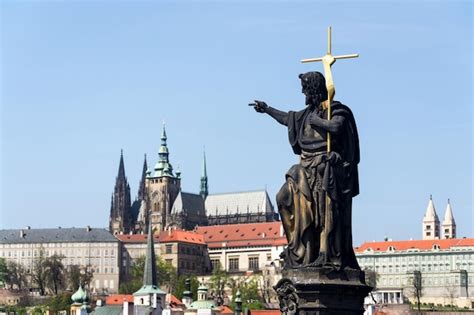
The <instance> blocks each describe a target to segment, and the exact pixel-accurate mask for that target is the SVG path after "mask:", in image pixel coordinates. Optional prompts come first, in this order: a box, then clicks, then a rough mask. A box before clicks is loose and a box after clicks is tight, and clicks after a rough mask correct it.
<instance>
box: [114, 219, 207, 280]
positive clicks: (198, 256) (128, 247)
mask: <svg viewBox="0 0 474 315" xmlns="http://www.w3.org/2000/svg"><path fill="white" fill-rule="evenodd" d="M117 238H118V240H120V242H121V246H122V257H121V268H122V277H123V278H125V279H127V278H128V277H129V276H130V271H131V267H132V266H133V264H134V262H135V261H136V260H137V259H138V258H140V257H143V256H145V254H146V244H147V236H146V235H143V234H131V235H130V234H129V235H126V234H123V235H117ZM154 240H155V242H154V244H155V245H154V246H155V253H156V255H157V256H158V257H160V258H161V259H163V261H165V262H167V263H169V264H171V265H172V266H173V267H175V268H176V271H177V273H178V275H186V274H197V275H202V274H206V273H209V272H210V270H211V266H210V260H209V256H208V253H207V245H206V243H205V242H204V238H203V236H202V235H200V234H197V233H195V232H193V231H183V230H179V229H174V228H170V229H168V230H166V231H162V232H160V233H155V234H154Z"/></svg>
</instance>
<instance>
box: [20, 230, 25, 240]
mask: <svg viewBox="0 0 474 315" xmlns="http://www.w3.org/2000/svg"><path fill="white" fill-rule="evenodd" d="M25 236H26V234H25V231H23V230H20V238H25Z"/></svg>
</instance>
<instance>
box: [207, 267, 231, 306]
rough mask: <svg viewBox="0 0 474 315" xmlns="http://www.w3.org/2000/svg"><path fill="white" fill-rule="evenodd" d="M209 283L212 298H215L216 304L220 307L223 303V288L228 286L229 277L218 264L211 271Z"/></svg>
mask: <svg viewBox="0 0 474 315" xmlns="http://www.w3.org/2000/svg"><path fill="white" fill-rule="evenodd" d="M210 282H211V290H212V291H213V294H214V298H217V303H218V304H219V305H221V304H222V303H223V301H224V293H225V287H226V285H228V284H229V276H228V275H227V272H226V271H225V270H224V269H222V266H221V264H220V263H218V264H217V266H216V268H214V269H213V270H212V276H211V279H210Z"/></svg>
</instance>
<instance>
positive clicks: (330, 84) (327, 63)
mask: <svg viewBox="0 0 474 315" xmlns="http://www.w3.org/2000/svg"><path fill="white" fill-rule="evenodd" d="M331 49H332V43H331V26H329V27H328V52H327V54H326V55H324V56H323V57H320V58H309V59H303V60H301V62H302V63H307V62H316V61H322V62H323V67H324V76H325V78H326V87H327V90H328V101H327V103H326V106H327V109H328V120H331V103H332V100H333V98H334V94H335V93H336V90H335V87H334V81H333V79H332V72H331V66H332V65H333V64H334V62H336V60H337V59H349V58H357V57H359V55H358V54H351V55H340V56H333V55H332V53H331ZM327 138H328V140H327V141H328V145H327V150H328V152H331V134H330V133H329V132H328V137H327Z"/></svg>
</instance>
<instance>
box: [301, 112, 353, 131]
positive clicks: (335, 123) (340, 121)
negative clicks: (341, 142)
mask: <svg viewBox="0 0 474 315" xmlns="http://www.w3.org/2000/svg"><path fill="white" fill-rule="evenodd" d="M344 120H345V118H344V116H333V117H332V119H331V120H327V119H323V118H321V117H319V116H318V115H316V114H312V115H311V117H310V118H309V123H310V124H311V126H313V127H319V128H322V129H324V130H325V131H328V132H330V133H332V134H335V135H337V134H340V133H341V132H342V130H343V126H344Z"/></svg>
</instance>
